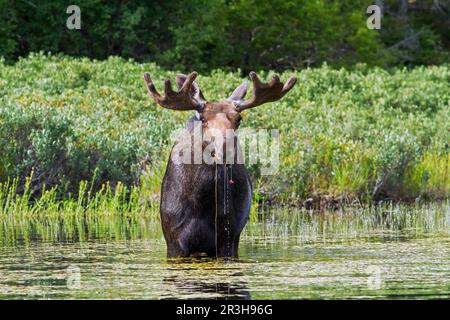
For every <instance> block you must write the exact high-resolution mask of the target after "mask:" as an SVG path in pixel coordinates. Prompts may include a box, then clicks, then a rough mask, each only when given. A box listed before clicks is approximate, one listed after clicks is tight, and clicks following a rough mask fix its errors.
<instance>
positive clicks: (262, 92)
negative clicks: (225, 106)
mask: <svg viewBox="0 0 450 320" xmlns="http://www.w3.org/2000/svg"><path fill="white" fill-rule="evenodd" d="M250 79H251V80H252V81H253V97H252V98H251V99H250V100H246V101H242V100H241V101H235V102H234V103H235V105H236V109H237V110H238V111H242V110H245V109H249V108H254V107H257V106H259V105H262V104H264V103H266V102H273V101H277V100H280V99H281V98H282V97H283V96H284V95H285V94H286V93H288V92H289V90H291V89H292V87H293V86H294V85H295V83H296V82H297V78H296V77H294V76H292V77H290V78H289V79H288V81H287V82H286V84H283V83H282V82H281V81H280V77H279V76H278V75H274V76H273V77H272V80H271V81H270V82H269V83H263V82H261V80H259V78H258V76H257V75H256V73H255V72H253V71H252V72H250ZM238 89H239V88H238ZM236 90H237V89H236Z"/></svg>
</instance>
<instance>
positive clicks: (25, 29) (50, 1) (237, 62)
mask: <svg viewBox="0 0 450 320" xmlns="http://www.w3.org/2000/svg"><path fill="white" fill-rule="evenodd" d="M374 3H379V4H381V3H384V8H383V20H382V27H381V30H379V31H378V30H369V29H368V28H367V27H366V19H367V15H366V8H367V7H368V6H369V5H372V4H374ZM71 4H77V5H78V6H79V7H80V8H81V22H82V26H81V30H68V29H67V28H66V19H67V18H68V14H66V8H67V7H68V6H69V5H71ZM449 11H450V3H449V2H448V1H443V0H439V1H437V0H423V1H407V0H385V1H373V0H357V1H339V0H332V1H329V0H316V1H310V0H289V1H288V0H272V1H256V0H188V1H186V0H184V1H181V0H165V1H145V2H142V1H137V0H131V1H123V0H113V1H111V0H108V1H106V0H78V1H75V2H74V1H69V0H59V1H55V0H39V1H37V0H28V1H16V0H0V20H1V21H2V23H1V25H0V56H4V57H5V58H6V59H7V60H8V61H12V60H15V59H16V58H17V57H18V56H22V57H23V56H27V55H28V53H29V52H36V51H41V50H42V51H45V52H47V51H50V52H52V53H60V52H62V53H65V54H68V55H74V56H87V57H90V58H96V59H106V58H107V57H108V56H110V55H120V56H122V57H125V58H127V57H131V58H134V59H136V60H139V61H155V62H157V63H158V65H162V66H164V67H165V68H166V69H170V68H177V69H182V70H184V71H187V70H190V69H192V68H195V69H196V70H201V71H209V70H212V69H218V68H220V69H223V68H230V69H233V70H234V69H236V68H240V69H241V70H243V71H244V72H245V73H247V72H248V71H249V69H253V68H256V69H272V70H284V69H286V68H291V69H298V68H301V67H305V66H320V65H321V64H322V63H323V62H324V61H326V62H327V63H328V64H329V65H333V66H338V67H340V66H349V65H353V64H355V63H356V62H364V63H367V64H369V65H378V66H383V67H384V66H393V65H399V64H400V65H419V64H426V65H428V64H440V63H443V62H445V61H449V54H448V51H449V45H450V39H449V33H448V30H449V28H450V25H449V19H448V12H449Z"/></svg>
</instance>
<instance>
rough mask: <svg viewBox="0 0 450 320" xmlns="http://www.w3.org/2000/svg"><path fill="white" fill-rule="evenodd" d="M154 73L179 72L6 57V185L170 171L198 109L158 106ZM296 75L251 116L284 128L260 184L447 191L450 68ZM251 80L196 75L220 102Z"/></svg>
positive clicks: (285, 192)
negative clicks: (148, 86) (174, 136)
mask: <svg viewBox="0 0 450 320" xmlns="http://www.w3.org/2000/svg"><path fill="white" fill-rule="evenodd" d="M144 71H149V72H150V73H151V74H152V77H153V78H154V80H155V82H156V85H157V86H158V87H161V86H162V80H163V79H164V78H166V77H170V78H173V76H174V72H168V71H164V70H162V69H160V68H159V67H158V66H156V65H155V64H138V63H135V62H132V61H125V60H123V59H121V58H114V57H111V58H109V59H108V60H105V61H90V60H88V59H73V58H61V57H55V56H46V55H41V54H39V55H31V56H30V57H29V58H27V59H21V60H19V61H18V62H17V63H16V64H15V65H12V66H10V65H6V64H0V97H1V98H0V145H1V152H0V181H5V180H7V179H11V178H14V177H20V178H21V181H22V184H23V181H25V177H26V176H28V175H30V174H31V172H32V171H33V179H34V180H33V182H32V187H33V188H35V189H36V190H38V189H40V188H42V185H43V184H44V183H45V184H47V185H58V186H59V187H61V190H66V191H70V192H74V191H76V190H78V184H79V182H80V180H89V181H91V180H94V186H95V187H99V186H100V185H101V184H102V183H104V182H106V181H110V182H111V184H112V185H113V186H114V185H115V184H116V183H117V182H119V181H120V182H122V183H124V184H125V185H128V186H129V185H133V184H136V183H138V182H139V180H140V178H141V177H142V174H143V172H144V171H145V172H147V173H148V172H150V173H152V174H156V173H158V174H160V172H161V170H162V169H163V168H164V165H165V161H166V159H167V156H168V154H169V149H170V147H171V144H170V135H171V133H172V132H173V130H174V129H175V128H178V127H180V126H182V125H183V123H184V122H185V121H186V119H187V118H188V117H189V116H191V114H190V112H175V111H170V110H166V109H163V108H160V107H157V106H156V105H155V104H154V103H153V102H152V101H151V100H150V99H149V98H148V97H147V93H146V90H145V87H144V84H143V80H142V74H143V72H144ZM291 73H292V72H286V74H283V75H282V78H283V79H286V78H287V76H288V75H289V74H291ZM270 74H271V72H270V73H260V75H261V77H263V78H266V79H267V78H269V76H270ZM295 74H296V76H297V77H298V85H297V86H296V87H295V88H294V89H293V91H292V93H290V94H289V95H287V96H286V97H285V98H284V99H283V100H281V101H280V102H277V103H271V104H267V105H265V106H263V107H260V108H255V109H252V110H249V111H245V114H244V121H243V124H242V125H243V127H251V128H277V129H279V130H280V132H281V141H282V147H281V158H280V162H281V163H280V169H279V171H278V174H276V175H273V176H259V169H258V166H255V167H252V168H251V171H252V175H253V180H254V184H255V186H256V191H257V192H261V193H263V194H266V195H268V194H271V195H275V196H276V197H277V198H279V199H282V198H302V199H303V198H306V197H310V196H313V195H317V194H328V195H334V196H349V197H354V196H357V197H361V198H373V197H375V198H384V197H386V196H388V197H395V198H404V197H408V198H409V197H417V196H426V197H443V196H446V195H448V192H449V191H450V190H449V188H450V185H449V184H450V181H449V174H448V166H449V161H450V155H449V141H450V139H449V138H450V133H449V131H448V123H449V116H450V102H449V100H450V90H449V89H450V67H449V66H448V65H444V66H440V67H418V68H414V69H413V70H410V71H407V70H405V69H395V70H391V71H385V70H383V69H378V68H368V67H367V66H364V65H359V66H358V67H357V68H356V69H355V70H352V71H348V70H346V69H340V70H334V69H331V68H329V67H327V66H326V65H324V66H322V67H321V68H318V69H307V70H304V71H301V72H295ZM241 81H242V78H240V76H239V75H238V74H237V73H229V72H225V71H221V70H216V71H214V72H212V74H211V75H210V76H203V75H200V76H199V78H198V82H199V85H200V86H201V87H202V89H203V92H204V93H205V95H206V97H207V98H209V99H210V100H218V99H223V98H225V97H226V96H227V95H228V94H229V93H230V92H231V91H232V90H233V89H234V88H235V87H236V86H237V85H238V84H240V82H241ZM155 172H156V173H155ZM159 178H160V176H159V175H158V179H159Z"/></svg>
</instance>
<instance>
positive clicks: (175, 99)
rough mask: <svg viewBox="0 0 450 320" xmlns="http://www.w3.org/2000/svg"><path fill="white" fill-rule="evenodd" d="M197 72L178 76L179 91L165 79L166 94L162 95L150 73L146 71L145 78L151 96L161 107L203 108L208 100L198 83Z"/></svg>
mask: <svg viewBox="0 0 450 320" xmlns="http://www.w3.org/2000/svg"><path fill="white" fill-rule="evenodd" d="M195 78H197V72H195V71H194V72H192V73H190V74H189V75H188V76H187V77H186V76H185V75H178V76H177V85H178V91H173V89H172V84H171V82H170V80H166V81H164V95H163V96H161V95H160V94H159V93H158V91H157V90H156V88H155V85H154V84H153V82H152V79H151V78H150V74H149V73H147V72H146V73H144V80H145V83H146V84H147V90H148V94H149V96H150V97H152V98H153V100H155V102H156V103H157V104H159V105H160V106H161V107H164V108H167V109H172V110H197V111H201V109H203V107H204V105H205V103H206V101H205V99H204V97H203V95H202V94H201V91H200V89H199V87H198V86H197V84H196V83H194V80H195Z"/></svg>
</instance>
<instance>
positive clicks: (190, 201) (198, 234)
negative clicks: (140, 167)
mask: <svg viewBox="0 0 450 320" xmlns="http://www.w3.org/2000/svg"><path fill="white" fill-rule="evenodd" d="M196 120H197V118H196V117H193V118H192V119H191V120H190V121H189V123H188V129H189V128H192V127H193V126H192V125H193V121H196ZM216 170H217V201H216V178H215V177H216ZM231 171H232V178H233V181H234V183H233V184H230V182H229V180H230V179H231V176H230V175H231ZM251 192H252V190H251V182H250V178H249V176H248V173H247V170H246V168H245V166H244V165H243V164H232V165H223V164H218V165H217V166H216V165H215V164H212V165H208V164H174V163H173V162H172V160H171V159H169V162H168V164H167V168H166V172H165V175H164V178H163V183H162V189H161V210H160V214H161V223H162V228H163V233H164V237H165V239H166V243H167V256H168V257H169V258H174V257H188V256H192V255H198V254H201V253H204V254H206V255H208V256H210V257H216V256H217V257H237V255H238V247H239V237H240V234H241V232H242V229H243V228H244V226H245V224H246V222H247V219H248V215H249V211H250V203H251ZM224 200H225V201H224ZM216 210H217V224H216ZM216 228H217V229H216ZM227 229H229V230H227ZM216 230H217V247H216Z"/></svg>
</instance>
